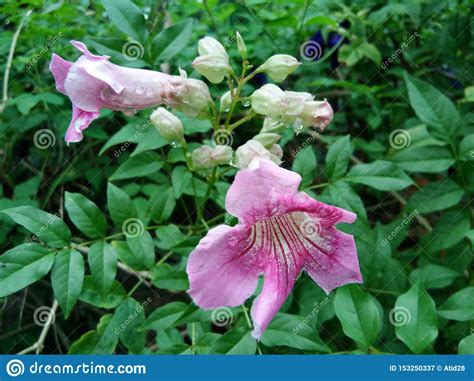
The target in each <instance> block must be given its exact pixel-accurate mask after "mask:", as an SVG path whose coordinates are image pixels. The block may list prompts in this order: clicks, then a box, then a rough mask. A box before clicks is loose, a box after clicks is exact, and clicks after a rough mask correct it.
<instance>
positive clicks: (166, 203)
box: [148, 185, 176, 223]
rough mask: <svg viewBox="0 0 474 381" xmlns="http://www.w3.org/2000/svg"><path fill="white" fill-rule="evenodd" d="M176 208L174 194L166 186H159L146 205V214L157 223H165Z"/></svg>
mask: <svg viewBox="0 0 474 381" xmlns="http://www.w3.org/2000/svg"><path fill="white" fill-rule="evenodd" d="M175 206H176V198H175V193H174V190H173V188H172V187H170V186H168V185H159V186H158V187H156V190H155V192H154V193H153V195H152V196H151V198H150V201H149V203H148V213H149V215H150V216H151V218H152V219H153V221H155V222H157V223H162V222H164V221H167V220H168V218H170V217H171V214H172V213H173V210H174V208H175Z"/></svg>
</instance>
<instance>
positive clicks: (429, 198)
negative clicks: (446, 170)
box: [407, 179, 464, 213]
mask: <svg viewBox="0 0 474 381" xmlns="http://www.w3.org/2000/svg"><path fill="white" fill-rule="evenodd" d="M463 195H464V190H463V189H462V188H461V187H460V186H459V185H458V184H456V183H455V182H454V181H452V180H450V179H444V180H439V181H433V182H432V183H429V184H428V185H426V186H424V187H423V188H422V189H420V190H419V191H417V192H416V193H414V194H413V196H411V197H410V199H409V200H408V205H407V207H408V209H410V210H415V209H416V210H417V211H418V213H431V212H436V211H439V210H444V209H448V208H450V207H452V206H454V205H456V204H457V203H458V202H459V201H461V198H462V196H463Z"/></svg>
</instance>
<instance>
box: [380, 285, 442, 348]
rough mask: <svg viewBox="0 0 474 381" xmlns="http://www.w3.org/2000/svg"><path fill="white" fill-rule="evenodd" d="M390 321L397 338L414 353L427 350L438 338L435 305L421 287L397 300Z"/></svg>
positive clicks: (409, 291)
mask: <svg viewBox="0 0 474 381" xmlns="http://www.w3.org/2000/svg"><path fill="white" fill-rule="evenodd" d="M389 319H390V322H391V323H392V324H393V325H394V326H395V333H396V335H397V337H398V338H399V339H400V340H401V341H403V342H404V343H405V344H406V345H407V346H408V348H410V350H411V351H412V352H414V353H421V352H423V351H424V350H426V349H427V348H428V347H430V346H431V345H432V344H433V342H434V341H435V339H436V337H437V336H438V317H437V316H436V307H435V303H434V301H433V299H431V297H430V295H429V294H428V293H427V292H426V290H425V289H424V288H423V287H422V286H421V285H415V286H413V287H412V288H411V289H410V290H408V291H407V292H406V293H404V294H403V295H400V296H399V297H398V298H397V301H396V302H395V307H394V309H393V310H391V312H390V316H389Z"/></svg>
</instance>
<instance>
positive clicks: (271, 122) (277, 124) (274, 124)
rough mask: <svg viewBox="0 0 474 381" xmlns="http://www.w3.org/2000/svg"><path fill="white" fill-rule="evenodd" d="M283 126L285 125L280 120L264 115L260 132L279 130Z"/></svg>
mask: <svg viewBox="0 0 474 381" xmlns="http://www.w3.org/2000/svg"><path fill="white" fill-rule="evenodd" d="M284 127H285V126H284V124H283V123H282V121H281V120H278V119H273V118H271V117H266V118H265V119H264V120H263V126H262V129H261V130H260V133H266V132H274V131H279V130H280V129H282V128H284Z"/></svg>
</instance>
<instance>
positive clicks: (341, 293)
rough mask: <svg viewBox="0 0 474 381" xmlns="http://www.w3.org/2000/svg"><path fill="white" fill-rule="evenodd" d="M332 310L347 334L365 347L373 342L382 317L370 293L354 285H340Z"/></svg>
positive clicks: (380, 327)
mask: <svg viewBox="0 0 474 381" xmlns="http://www.w3.org/2000/svg"><path fill="white" fill-rule="evenodd" d="M334 310H335V312H336V316H337V318H338V319H339V320H340V322H341V324H342V329H343V331H344V333H345V334H346V335H347V336H349V337H350V338H351V339H354V340H355V341H357V342H358V343H359V344H360V345H362V346H363V347H366V348H367V347H370V346H371V345H372V344H374V343H375V341H376V340H377V337H378V335H379V333H380V331H381V329H382V317H381V316H380V311H379V309H378V307H377V304H376V303H375V300H374V298H373V297H372V296H371V295H370V294H367V293H365V292H363V291H362V290H361V289H360V287H359V286H356V285H348V286H344V287H341V288H339V289H338V290H337V293H336V298H335V299H334Z"/></svg>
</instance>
